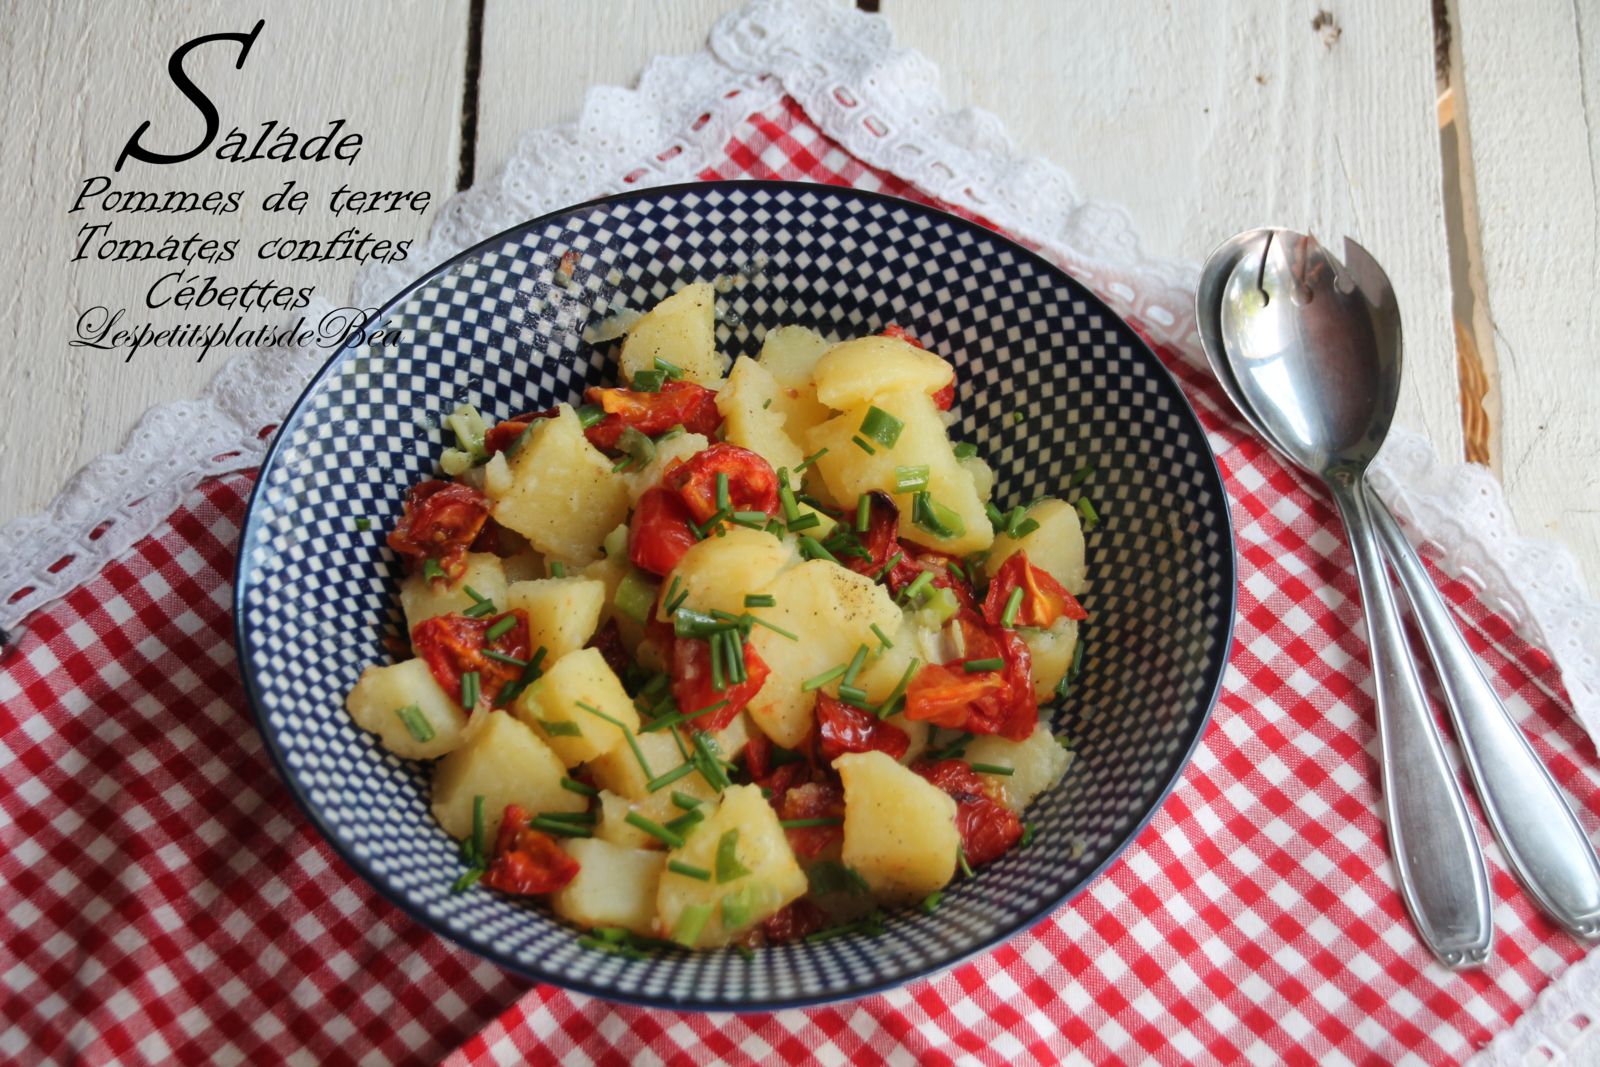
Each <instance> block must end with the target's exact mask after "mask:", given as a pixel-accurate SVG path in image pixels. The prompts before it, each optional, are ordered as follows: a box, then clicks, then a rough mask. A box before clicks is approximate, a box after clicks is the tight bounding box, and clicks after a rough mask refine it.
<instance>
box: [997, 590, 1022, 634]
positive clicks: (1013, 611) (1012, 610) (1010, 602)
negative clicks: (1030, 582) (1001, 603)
mask: <svg viewBox="0 0 1600 1067" xmlns="http://www.w3.org/2000/svg"><path fill="white" fill-rule="evenodd" d="M1021 610H1022V589H1021V587H1020V586H1019V587H1018V588H1016V589H1013V590H1011V595H1010V596H1009V597H1007V598H1006V610H1005V612H1004V613H1003V614H1002V615H1001V616H1000V625H1001V626H1004V627H1005V628H1006V629H1008V630H1010V629H1013V628H1014V627H1015V626H1016V625H1017V612H1019V611H1021Z"/></svg>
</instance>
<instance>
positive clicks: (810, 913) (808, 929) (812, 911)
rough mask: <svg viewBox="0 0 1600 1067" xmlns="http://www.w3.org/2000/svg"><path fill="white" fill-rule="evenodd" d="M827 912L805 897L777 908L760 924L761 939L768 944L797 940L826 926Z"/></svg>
mask: <svg viewBox="0 0 1600 1067" xmlns="http://www.w3.org/2000/svg"><path fill="white" fill-rule="evenodd" d="M828 922H829V919H828V913H827V912H825V911H823V910H822V908H821V907H819V906H818V905H816V904H813V903H812V902H811V901H810V900H807V899H806V898H805V897H801V898H800V899H799V900H796V901H791V902H790V903H788V904H785V905H784V906H783V907H782V908H779V909H778V910H777V911H776V912H774V913H773V914H772V917H771V918H769V919H767V921H766V922H764V923H762V924H761V926H760V928H759V929H760V930H761V935H762V939H763V940H764V941H765V942H766V943H767V944H769V945H781V944H783V943H784V942H786V941H799V940H801V939H803V938H805V937H807V936H808V935H810V934H814V933H816V932H817V931H818V930H822V929H826V928H827V926H828Z"/></svg>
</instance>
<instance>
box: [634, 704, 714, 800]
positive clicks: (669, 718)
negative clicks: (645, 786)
mask: <svg viewBox="0 0 1600 1067" xmlns="http://www.w3.org/2000/svg"><path fill="white" fill-rule="evenodd" d="M727 706H728V702H727V700H719V701H717V702H716V703H715V704H707V705H706V706H705V707H703V708H701V709H700V710H699V711H690V712H680V713H679V714H677V715H663V716H662V717H661V718H659V719H655V720H653V721H651V722H648V723H646V724H645V725H643V726H641V727H639V732H640V733H641V734H648V733H651V732H653V731H656V730H665V729H669V728H671V727H673V726H677V725H679V724H680V723H685V722H688V721H689V720H690V719H697V718H699V717H700V716H702V715H706V714H708V713H710V712H713V711H716V710H717V709H719V708H725V707H727ZM672 773H673V772H672V771H668V772H667V773H666V774H663V775H662V776H661V777H660V778H658V779H656V781H655V782H652V783H651V785H650V792H652V793H654V792H655V791H656V790H657V789H659V788H660V787H661V786H662V785H666V784H667V783H669V782H675V781H677V780H678V779H677V778H672V777H669V775H671V774H672ZM686 773H687V772H686ZM681 777H683V775H681V774H680V775H678V778H681Z"/></svg>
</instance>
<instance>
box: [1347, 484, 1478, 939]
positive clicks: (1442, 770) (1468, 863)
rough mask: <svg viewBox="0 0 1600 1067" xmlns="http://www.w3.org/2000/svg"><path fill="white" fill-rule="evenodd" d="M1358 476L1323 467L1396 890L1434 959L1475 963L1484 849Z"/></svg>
mask: <svg viewBox="0 0 1600 1067" xmlns="http://www.w3.org/2000/svg"><path fill="white" fill-rule="evenodd" d="M1364 485H1365V479H1363V478H1362V477H1361V476H1360V474H1359V473H1354V474H1346V473H1342V472H1336V473H1334V474H1331V475H1330V476H1329V477H1328V487H1329V489H1330V490H1331V491H1332V493H1333V499H1334V503H1335V504H1337V505H1338V508H1339V515H1340V517H1341V518H1342V519H1344V524H1345V528H1346V529H1347V530H1348V531H1349V534H1350V548H1351V552H1352V553H1353V554H1354V556H1355V562H1356V578H1357V580H1358V581H1359V582H1360V583H1361V602H1362V606H1363V608H1364V609H1365V614H1366V618H1367V639H1368V646H1369V648H1370V650H1371V656H1372V677H1373V683H1374V687H1375V688H1376V690H1377V697H1378V747H1379V751H1380V753H1381V763H1382V767H1381V772H1382V776H1383V805H1384V813H1385V816H1386V818H1387V821H1388V824H1389V849H1390V853H1391V855H1392V856H1393V859H1394V866H1395V874H1396V876H1397V880H1398V881H1399V883H1400V896H1401V898H1402V899H1403V900H1404V901H1405V904H1406V909H1407V910H1408V911H1409V912H1410V913H1411V920H1412V922H1413V923H1414V924H1415V925H1416V927H1417V932H1418V934H1419V935H1420V936H1421V938H1422V941H1423V944H1425V945H1427V946H1428V948H1429V949H1430V950H1431V951H1432V952H1433V954H1434V955H1435V956H1436V957H1438V959H1439V962H1440V963H1443V964H1444V965H1445V966H1446V967H1449V968H1451V969H1461V968H1466V967H1477V966H1480V965H1482V964H1483V963H1484V962H1485V961H1486V960H1487V959H1488V958H1489V942H1490V940H1491V939H1492V937H1493V935H1494V925H1493V920H1492V917H1491V914H1490V901H1489V878H1488V874H1487V872H1486V871H1485V869H1484V865H1483V852H1482V850H1481V849H1480V848H1479V847H1478V838H1477V835H1476V834H1475V833H1474V832H1473V830H1472V823H1471V822H1470V821H1469V820H1468V818H1467V806H1466V802H1465V801H1464V800H1463V799H1462V797H1461V788H1460V786H1459V785H1458V784H1457V782H1456V776H1455V774H1454V773H1452V772H1451V769H1450V764H1449V761H1447V760H1446V759H1445V754H1444V742H1443V740H1442V739H1441V738H1440V737H1439V728H1438V726H1437V725H1436V724H1435V723H1434V719H1433V711H1432V709H1431V708H1430V707H1429V706H1428V700H1427V697H1426V696H1425V695H1424V693H1423V691H1422V682H1421V681H1420V680H1419V679H1418V677H1417V669H1416V665H1415V664H1414V663H1413V662H1412V661H1411V654H1410V649H1409V648H1408V647H1407V644H1406V638H1405V632H1404V631H1403V630H1402V629H1401V627H1400V613H1399V611H1398V610H1397V608H1396V607H1395V602H1394V593H1393V591H1392V590H1391V589H1390V587H1389V578H1388V574H1387V573H1386V571H1385V570H1384V565H1383V557H1382V555H1381V553H1380V552H1379V549H1378V539H1377V538H1376V537H1375V536H1374V535H1373V530H1372V518H1371V514H1370V512H1369V510H1368V507H1367V494H1366V493H1365V492H1364V490H1363V486H1364Z"/></svg>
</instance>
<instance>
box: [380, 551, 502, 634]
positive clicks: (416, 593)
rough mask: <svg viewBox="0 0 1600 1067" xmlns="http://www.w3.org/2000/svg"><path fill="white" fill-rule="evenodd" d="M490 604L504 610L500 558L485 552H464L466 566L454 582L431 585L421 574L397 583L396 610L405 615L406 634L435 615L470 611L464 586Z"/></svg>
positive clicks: (470, 604)
mask: <svg viewBox="0 0 1600 1067" xmlns="http://www.w3.org/2000/svg"><path fill="white" fill-rule="evenodd" d="M469 585H470V586H472V588H473V590H474V591H476V592H477V593H480V594H481V595H483V596H486V597H488V598H489V599H490V600H492V601H494V603H495V607H497V608H499V609H500V610H502V611H503V610H505V606H506V575H505V569H504V567H503V565H502V564H501V562H500V557H499V556H496V555H493V554H492V553H489V552H468V553H467V566H466V569H465V570H463V571H462V572H461V577H460V578H458V579H457V580H456V581H453V582H449V583H441V584H440V586H439V588H437V589H436V588H434V583H433V582H430V581H429V580H428V579H427V578H425V577H423V575H422V572H421V571H418V572H417V573H415V574H411V575H407V576H406V577H405V579H404V580H402V581H401V583H400V607H401V609H402V610H404V611H405V613H406V632H408V633H409V632H410V631H412V630H415V629H416V628H417V623H419V622H421V621H423V620H424V619H431V618H433V617H434V616H436V615H450V614H453V613H455V612H461V611H466V610H467V609H468V608H470V607H472V605H473V603H474V601H473V599H472V594H471V593H468V592H467V586H469Z"/></svg>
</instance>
